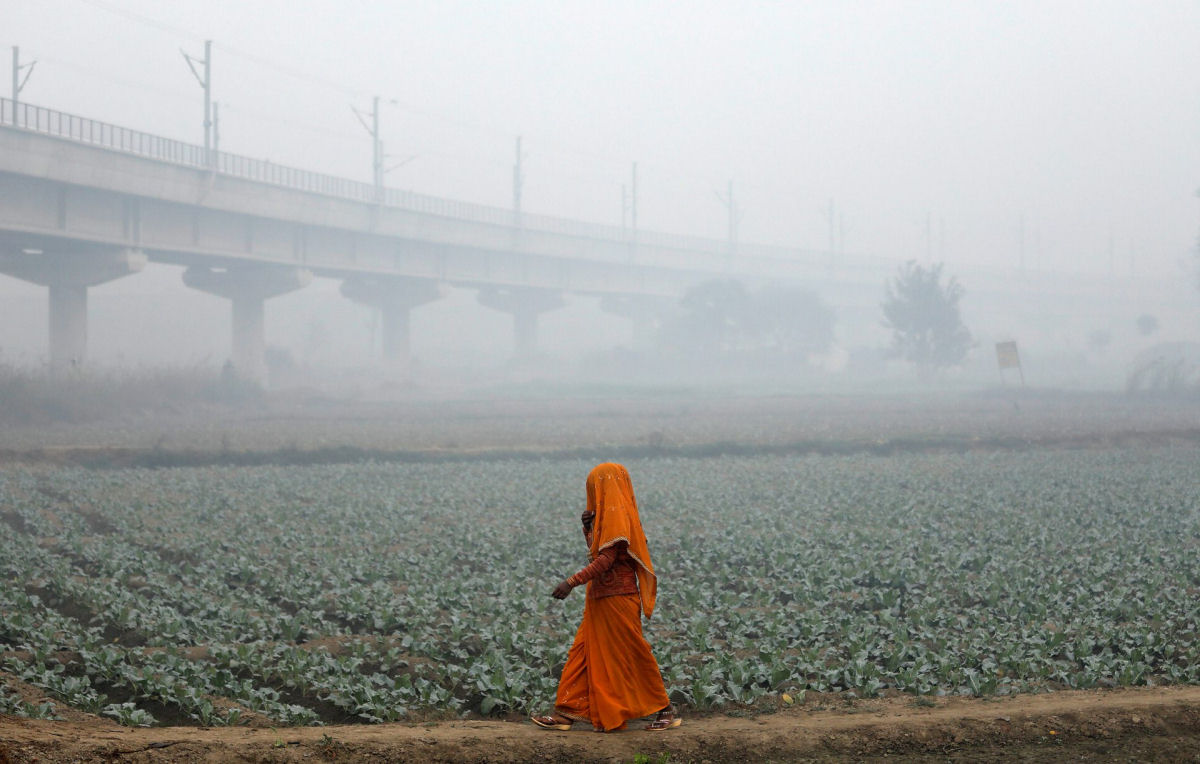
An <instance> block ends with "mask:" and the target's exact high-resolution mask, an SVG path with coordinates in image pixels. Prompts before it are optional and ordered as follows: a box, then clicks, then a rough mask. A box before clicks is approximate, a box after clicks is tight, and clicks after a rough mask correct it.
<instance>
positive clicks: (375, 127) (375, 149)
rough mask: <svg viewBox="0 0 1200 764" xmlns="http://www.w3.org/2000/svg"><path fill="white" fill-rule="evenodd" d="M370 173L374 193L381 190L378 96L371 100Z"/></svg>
mask: <svg viewBox="0 0 1200 764" xmlns="http://www.w3.org/2000/svg"><path fill="white" fill-rule="evenodd" d="M371 138H372V139H373V141H372V147H371V148H372V164H371V168H372V172H371V177H372V179H373V182H374V183H375V189H376V191H382V190H383V141H382V140H381V139H380V137H379V96H375V97H374V98H372V99H371Z"/></svg>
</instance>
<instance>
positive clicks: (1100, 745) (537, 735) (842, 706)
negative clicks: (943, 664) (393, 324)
mask: <svg viewBox="0 0 1200 764" xmlns="http://www.w3.org/2000/svg"><path fill="white" fill-rule="evenodd" d="M930 703H932V704H930ZM768 710H770V709H768ZM577 726H578V727H579V728H578V729H574V730H571V731H570V732H551V731H546V730H541V729H539V728H536V727H534V726H533V725H532V724H530V723H529V722H524V721H484V720H460V721H448V722H428V723H424V724H384V725H374V726H367V725H358V726H336V727H305V728H280V729H273V728H269V727H268V728H261V727H259V728H248V727H232V728H230V727H226V728H195V727H160V728H151V729H129V728H124V727H120V726H118V725H116V724H115V723H113V722H110V721H107V720H103V719H96V718H86V717H85V716H84V715H81V714H78V713H75V714H72V715H71V720H66V721H32V720H26V719H16V718H13V717H6V716H0V764H7V762H35V761H36V762H75V761H133V762H138V761H174V762H211V761H301V760H318V761H320V760H326V761H389V762H390V761H422V762H425V761H429V762H450V761H453V762H508V761H514V762H515V761H522V762H524V761H583V762H610V761H623V762H630V761H634V760H635V757H637V758H638V759H639V760H643V761H648V762H659V761H668V762H714V764H715V763H717V762H746V761H801V760H804V761H807V760H813V759H820V760H829V761H862V760H873V759H882V758H887V759H895V760H900V761H916V760H938V761H997V760H1005V761H1059V760H1067V759H1072V760H1079V761H1200V687H1177V688H1143V689H1124V690H1100V691H1081V692H1056V693H1050V694H1044V695H1025V696H1016V697H1010V698H999V699H979V698H949V699H937V700H934V701H928V700H925V701H920V700H918V699H916V698H913V697H910V696H898V697H891V698H885V699H879V700H861V701H853V702H846V701H842V700H836V699H832V698H829V697H826V698H824V699H823V700H820V701H819V702H814V701H813V700H811V699H810V700H809V702H807V703H803V704H798V705H794V706H790V707H788V706H781V707H780V708H779V709H778V710H777V711H775V712H774V713H756V714H753V715H747V716H733V715H726V714H722V715H713V716H702V717H701V716H692V717H689V718H686V719H685V720H684V724H683V726H682V727H680V728H678V729H675V730H671V731H668V732H658V733H652V732H645V731H643V730H642V729H641V725H637V726H636V727H635V726H633V725H632V724H631V725H630V729H629V730H628V731H623V732H614V733H609V734H595V733H593V732H592V731H591V730H590V729H589V728H587V726H586V725H577ZM664 756H665V758H664ZM642 757H645V758H642Z"/></svg>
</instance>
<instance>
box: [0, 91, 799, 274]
mask: <svg viewBox="0 0 1200 764" xmlns="http://www.w3.org/2000/svg"><path fill="white" fill-rule="evenodd" d="M0 126H7V127H16V128H19V129H24V130H31V131H34V132H38V133H43V134H46V135H52V136H54V137H57V138H65V139H67V140H72V141H79V142H81V143H88V144H92V145H95V146H101V147H103V148H106V149H111V150H114V151H121V152H124V153H128V154H135V155H137V156H142V157H147V158H149V159H155V160H159V161H162V162H169V163H172V164H178V165H184V166H188V167H194V168H197V169H203V170H211V171H214V172H217V173H219V174H222V175H229V176H231V177H237V178H244V179H246V180H253V181H257V182H260V183H268V184H270V185H274V186H282V187H285V188H294V189H297V190H300V191H307V192H310V193H314V194H322V195H325V196H332V197H337V198H340V199H349V200H353V201H358V202H366V203H376V204H383V205H387V206H390V207H398V208H401V209H405V210H411V211H413V212H422V213H426V214H430V215H438V216H442V217H448V218H454V219H457V220H465V221H472V222H479V223H487V224H492V225H498V226H506V227H511V228H516V227H518V222H517V217H516V215H515V213H514V212H513V210H511V209H507V208H504V207H493V206H489V205H486V204H476V203H473V202H463V201H457V200H454V199H446V198H443V197H437V196H430V195H428V194H420V193H417V192H415V191H402V190H400V189H394V188H383V189H377V188H376V187H375V186H373V185H371V184H370V183H363V182H361V181H356V180H351V179H349V178H342V177H338V176H336V175H327V174H325V173H319V172H313V171H311V170H302V169H299V168H295V167H288V166H287V165H281V164H277V163H275V162H271V161H268V160H264V159H253V158H251V157H246V156H241V155H238V154H231V153H229V152H225V151H217V150H206V149H205V148H204V147H203V146H198V145H196V144H193V143H186V142H184V141H177V140H174V139H171V138H164V137H162V136H159V135H153V134H151V133H144V132H142V131H140V130H132V129H130V128H127V127H121V126H119V125H113V124H110V123H108V122H102V121H100V120H96V119H90V118H88V117H80V116H77V115H75V114H68V113H66V112H61V111H57V110H55V109H47V108H45V107H43V106H35V105H33V104H28V103H24V102H19V103H14V102H13V101H12V100H10V99H8V98H0ZM519 227H520V228H523V229H529V230H532V231H544V232H547V233H558V234H565V235H568V236H577V237H583V238H590V239H599V240H603V241H609V242H611V241H617V242H622V243H626V244H628V245H630V246H631V247H632V246H649V247H661V248H666V249H675V250H681V251H685V252H689V253H696V254H707V255H714V256H727V255H730V254H733V252H732V247H731V245H730V243H729V242H728V241H726V240H721V239H709V238H704V237H699V236H686V235H681V234H670V233H661V232H658V231H646V230H637V231H634V230H632V229H629V228H624V227H622V226H615V225H606V224H604V223H590V222H587V221H582V220H573V219H571V218H563V217H555V216H553V215H537V214H528V213H522V214H521V216H520V222H519ZM813 254H815V253H812V252H803V251H801V250H798V249H791V248H786V247H774V246H767V245H759V244H748V243H740V242H739V243H738V244H737V247H736V255H737V256H738V257H761V258H766V259H784V260H794V259H795V258H796V257H797V256H798V255H813Z"/></svg>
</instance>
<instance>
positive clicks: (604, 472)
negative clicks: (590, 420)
mask: <svg viewBox="0 0 1200 764" xmlns="http://www.w3.org/2000/svg"><path fill="white" fill-rule="evenodd" d="M587 508H588V511H590V512H595V513H596V515H595V519H594V520H593V521H592V545H591V547H590V548H589V549H588V556H589V557H590V558H592V559H595V558H596V556H597V555H598V554H600V552H601V551H602V550H604V549H606V548H608V547H610V546H612V545H613V544H616V543H618V542H621V541H624V542H626V543H627V544H628V545H629V550H628V551H629V556H630V557H632V558H633V560H634V562H636V563H637V579H638V589H639V590H640V591H641V594H642V612H643V613H644V614H645V615H646V617H647V618H649V617H650V616H651V614H653V613H654V600H655V598H656V596H657V594H658V578H657V577H656V576H655V575H654V565H653V564H652V563H651V562H650V549H649V547H647V546H646V534H645V532H644V531H642V521H641V518H639V517H638V507H637V499H636V498H634V496H633V481H632V480H630V479H629V470H627V469H625V468H624V467H623V466H621V465H620V464H613V463H612V462H605V463H604V464H600V465H597V466H596V468H595V469H593V470H592V471H591V472H590V473H589V474H588V477H587Z"/></svg>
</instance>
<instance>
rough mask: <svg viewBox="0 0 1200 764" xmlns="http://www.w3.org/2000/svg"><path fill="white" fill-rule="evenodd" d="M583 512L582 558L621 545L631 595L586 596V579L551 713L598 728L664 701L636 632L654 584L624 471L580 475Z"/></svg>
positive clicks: (611, 468)
mask: <svg viewBox="0 0 1200 764" xmlns="http://www.w3.org/2000/svg"><path fill="white" fill-rule="evenodd" d="M587 503H588V510H590V511H593V512H595V518H594V520H593V530H592V534H591V539H590V544H589V548H588V557H589V558H590V559H593V560H594V559H595V558H596V556H597V555H598V554H599V553H600V552H601V551H602V550H604V549H606V548H608V547H610V546H614V545H617V544H621V543H622V542H624V543H625V544H627V545H628V547H627V549H626V551H627V553H628V555H629V557H631V558H632V559H633V560H634V562H635V563H637V566H636V573H637V581H638V592H639V593H638V594H636V595H635V594H618V595H613V596H606V597H596V596H593V588H594V585H595V583H596V582H595V581H590V582H588V585H587V591H588V595H587V598H586V601H585V602H584V606H583V621H582V622H581V623H580V624H579V630H578V631H577V632H576V633H575V641H574V643H573V644H572V645H571V650H570V652H568V653H567V664H566V666H565V667H564V668H563V673H562V678H561V679H560V680H559V683H558V697H557V698H556V700H555V704H554V708H555V711H556V712H557V713H558V714H560V715H561V716H565V717H567V718H568V719H576V720H580V721H587V722H590V723H591V724H592V726H593V727H596V728H597V729H603V730H618V729H622V728H624V726H625V722H627V721H629V720H630V719H638V718H641V717H643V716H649V715H650V714H653V713H655V712H656V711H660V710H662V709H664V708H666V707H667V706H668V705H670V700H669V699H668V698H667V691H666V687H665V686H664V685H663V680H662V674H661V673H660V672H659V669H658V663H657V662H656V661H655V660H654V655H653V654H651V652H650V645H649V643H647V642H646V639H645V637H643V636H642V620H641V615H642V614H643V613H645V615H646V617H647V618H649V617H650V615H651V614H652V613H653V612H654V604H655V599H656V595H657V591H658V581H657V579H656V577H655V575H654V567H653V565H652V564H651V562H650V550H649V548H648V547H647V545H646V535H645V533H644V532H643V531H642V523H641V520H640V518H639V517H638V510H637V500H636V499H635V498H634V495H633V483H632V481H631V480H630V479H629V472H628V471H627V470H626V469H625V468H624V467H622V466H621V465H619V464H611V463H605V464H601V465H599V466H598V467H596V468H595V469H594V470H592V472H591V474H589V475H588V479H587Z"/></svg>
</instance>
